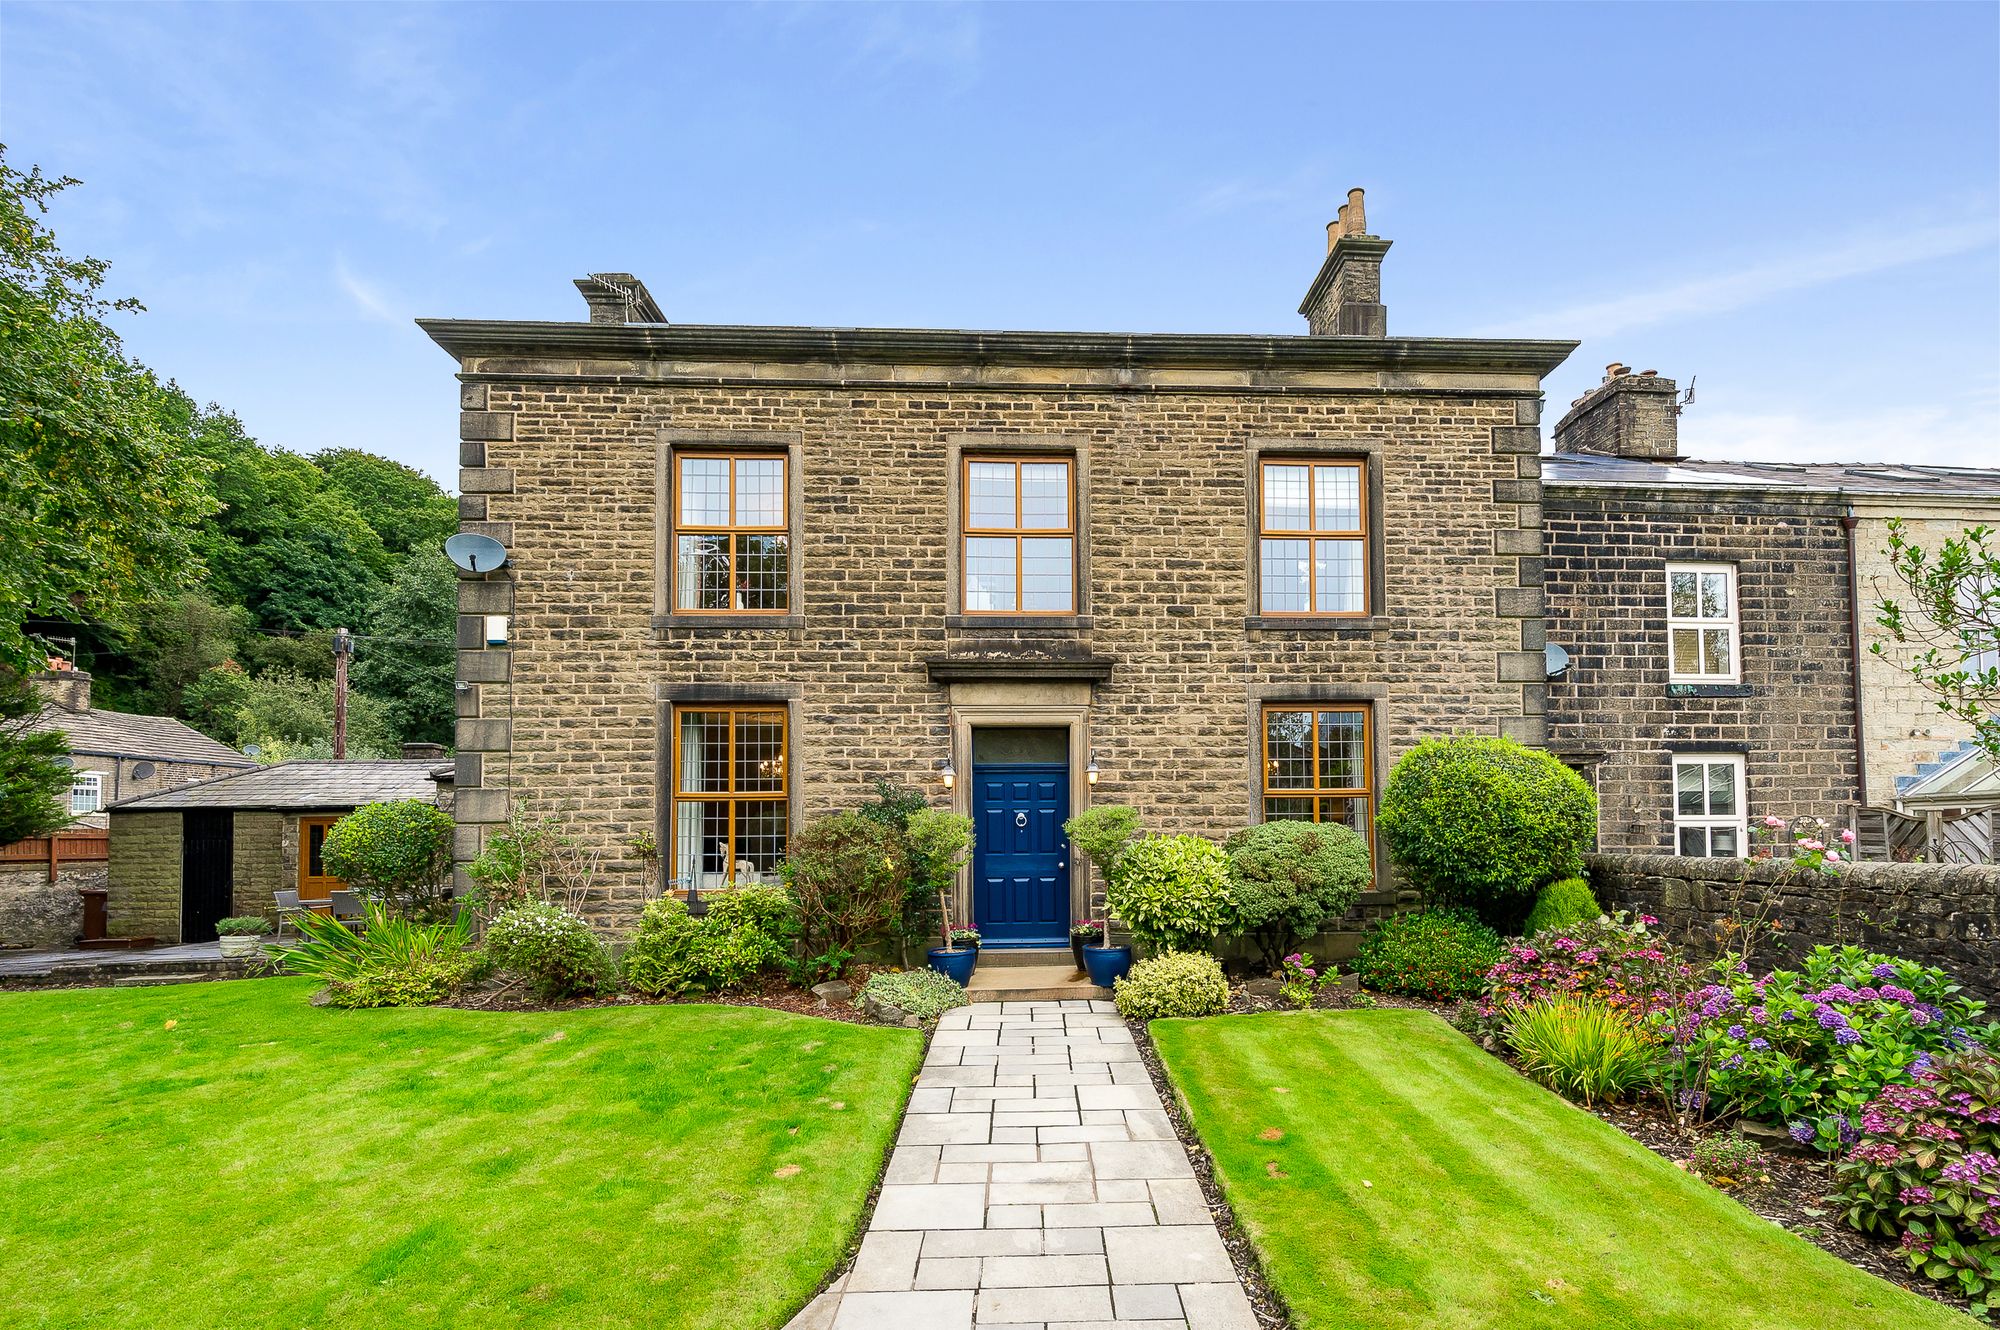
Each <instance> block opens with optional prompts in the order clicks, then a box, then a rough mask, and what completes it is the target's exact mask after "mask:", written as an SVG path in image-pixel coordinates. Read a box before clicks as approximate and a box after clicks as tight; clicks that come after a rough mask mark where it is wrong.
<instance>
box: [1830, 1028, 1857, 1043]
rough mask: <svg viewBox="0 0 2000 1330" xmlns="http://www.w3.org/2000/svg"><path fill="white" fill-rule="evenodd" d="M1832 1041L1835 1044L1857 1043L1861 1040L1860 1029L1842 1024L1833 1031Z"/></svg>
mask: <svg viewBox="0 0 2000 1330" xmlns="http://www.w3.org/2000/svg"><path fill="white" fill-rule="evenodd" d="M1833 1042H1834V1043H1836V1044H1858V1043H1860V1042H1861V1031H1859V1030H1855V1029H1851V1028H1849V1027H1847V1026H1842V1027H1841V1028H1840V1029H1838V1030H1835V1031H1834V1032H1833Z"/></svg>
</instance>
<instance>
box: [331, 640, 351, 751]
mask: <svg viewBox="0 0 2000 1330" xmlns="http://www.w3.org/2000/svg"><path fill="white" fill-rule="evenodd" d="M353 654H354V639H353V638H352V637H350V636H348V633H347V630H346V629H345V628H336V629H334V630H333V756H334V759H335V760H336V761H338V760H340V759H342V758H345V757H346V756H347V658H348V657H349V656H351V655H353Z"/></svg>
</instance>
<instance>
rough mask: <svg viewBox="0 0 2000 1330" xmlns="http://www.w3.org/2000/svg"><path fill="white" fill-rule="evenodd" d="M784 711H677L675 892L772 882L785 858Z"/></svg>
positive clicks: (688, 708)
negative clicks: (734, 884) (779, 864)
mask: <svg viewBox="0 0 2000 1330" xmlns="http://www.w3.org/2000/svg"><path fill="white" fill-rule="evenodd" d="M785 740H786V734H785V709H784V708H783V707H714V706H686V707H676V708H675V709H674V727H673V738H672V743H673V763H672V767H673V800H674V808H673V841H674V846H673V860H672V863H673V874H674V881H673V886H674V888H675V889H676V890H679V891H686V890H689V889H694V890H713V889H716V888H720V887H725V886H728V885H730V884H731V883H737V884H742V883H750V882H771V881H775V880H776V878H777V871H778V861H779V860H781V859H783V858H784V857H785V838H786V835H787V832H788V830H789V826H788V799H789V795H790V785H789V780H790V776H789V774H788V772H787V770H786V767H787V763H786V742H785Z"/></svg>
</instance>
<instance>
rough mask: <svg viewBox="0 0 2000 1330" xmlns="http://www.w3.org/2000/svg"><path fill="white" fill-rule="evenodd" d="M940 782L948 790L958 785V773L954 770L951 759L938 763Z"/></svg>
mask: <svg viewBox="0 0 2000 1330" xmlns="http://www.w3.org/2000/svg"><path fill="white" fill-rule="evenodd" d="M938 780H939V781H941V782H943V784H944V787H945V788H946V789H947V790H948V789H950V788H951V787H952V786H954V785H956V784H957V783H958V773H957V772H956V771H954V770H952V765H951V759H950V758H948V757H947V758H945V759H944V760H943V761H941V762H939V763H938Z"/></svg>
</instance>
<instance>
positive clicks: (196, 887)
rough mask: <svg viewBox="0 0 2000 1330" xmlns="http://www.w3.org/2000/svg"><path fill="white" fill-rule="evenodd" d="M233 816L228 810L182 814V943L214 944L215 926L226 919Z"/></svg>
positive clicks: (232, 847)
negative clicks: (220, 920) (219, 920)
mask: <svg viewBox="0 0 2000 1330" xmlns="http://www.w3.org/2000/svg"><path fill="white" fill-rule="evenodd" d="M235 826H236V815H235V813H233V812H231V811H230V810H228V809H226V808H225V809H221V810H219V811H218V810H214V809H201V810H199V811H189V812H185V813H182V814H181V941H183V942H213V941H215V922H216V920H218V919H226V918H228V917H229V904H230V898H231V896H232V895H233V891H232V888H233V887H234V885H235V883H234V879H233V874H232V873H231V869H230V861H231V859H232V857H233V855H234V852H235V848H236V836H235Z"/></svg>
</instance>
